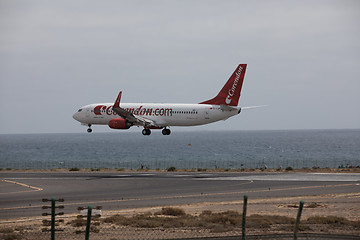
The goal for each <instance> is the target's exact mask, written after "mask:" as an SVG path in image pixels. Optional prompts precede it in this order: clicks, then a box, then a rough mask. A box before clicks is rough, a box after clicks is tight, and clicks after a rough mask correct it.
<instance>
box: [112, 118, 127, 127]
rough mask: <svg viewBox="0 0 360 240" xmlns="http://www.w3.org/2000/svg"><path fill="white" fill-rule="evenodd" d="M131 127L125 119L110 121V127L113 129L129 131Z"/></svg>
mask: <svg viewBox="0 0 360 240" xmlns="http://www.w3.org/2000/svg"><path fill="white" fill-rule="evenodd" d="M131 126H132V124H131V123H129V122H128V121H126V120H125V119H123V118H113V119H111V120H110V121H109V127H110V128H113V129H129V128H130V127H131Z"/></svg>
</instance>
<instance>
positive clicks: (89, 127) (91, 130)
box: [87, 124, 92, 133]
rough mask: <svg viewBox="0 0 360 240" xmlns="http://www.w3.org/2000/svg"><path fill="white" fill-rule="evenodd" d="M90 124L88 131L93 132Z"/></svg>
mask: <svg viewBox="0 0 360 240" xmlns="http://www.w3.org/2000/svg"><path fill="white" fill-rule="evenodd" d="M88 126H89V128H88V129H87V132H88V133H91V132H92V129H91V124H89V125H88Z"/></svg>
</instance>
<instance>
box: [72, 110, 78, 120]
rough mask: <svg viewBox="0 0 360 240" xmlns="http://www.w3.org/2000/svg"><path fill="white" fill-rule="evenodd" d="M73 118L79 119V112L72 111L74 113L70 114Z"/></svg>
mask: <svg viewBox="0 0 360 240" xmlns="http://www.w3.org/2000/svg"><path fill="white" fill-rule="evenodd" d="M72 117H73V119H75V120H76V121H79V113H77V112H76V113H74V115H73V116H72Z"/></svg>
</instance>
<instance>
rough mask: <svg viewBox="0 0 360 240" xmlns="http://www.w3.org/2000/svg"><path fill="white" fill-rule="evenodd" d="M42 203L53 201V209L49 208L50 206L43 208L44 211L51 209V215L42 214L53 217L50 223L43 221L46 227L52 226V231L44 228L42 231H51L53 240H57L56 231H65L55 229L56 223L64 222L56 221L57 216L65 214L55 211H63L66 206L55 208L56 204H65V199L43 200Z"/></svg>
mask: <svg viewBox="0 0 360 240" xmlns="http://www.w3.org/2000/svg"><path fill="white" fill-rule="evenodd" d="M42 201H43V202H49V201H51V207H48V206H43V207H42V209H49V208H51V213H50V214H49V213H43V214H42V216H49V215H51V220H50V221H48V220H43V224H45V225H46V226H49V225H48V224H49V223H50V226H51V228H50V230H49V229H46V228H44V229H42V231H43V232H45V231H50V232H51V240H55V231H63V229H55V223H56V222H64V220H62V219H61V220H58V221H56V220H55V216H57V215H64V212H59V213H56V212H55V210H56V208H58V209H63V208H64V206H57V207H56V206H55V202H57V201H58V202H64V199H55V198H51V199H45V198H44V199H42Z"/></svg>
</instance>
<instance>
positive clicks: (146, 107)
mask: <svg viewBox="0 0 360 240" xmlns="http://www.w3.org/2000/svg"><path fill="white" fill-rule="evenodd" d="M112 107H113V103H99V104H90V105H86V106H84V107H82V108H81V109H79V111H78V112H77V113H75V114H74V115H73V117H74V118H75V119H76V120H77V121H79V122H81V123H82V124H86V125H88V124H100V125H108V124H109V121H110V120H111V119H114V118H120V116H119V115H117V114H116V113H115V112H113V110H112ZM121 108H124V109H126V110H127V111H128V112H131V113H133V114H134V115H137V116H139V117H143V118H146V119H150V120H152V121H154V122H155V123H156V125H157V126H161V127H167V126H196V125H203V124H208V123H212V122H216V121H219V120H226V119H228V118H229V117H232V116H234V115H237V114H239V113H240V110H241V108H240V107H233V108H232V109H226V110H224V109H223V108H222V107H221V106H219V105H209V104H166V103H163V104H156V103H122V104H121ZM135 125H136V124H135Z"/></svg>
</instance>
